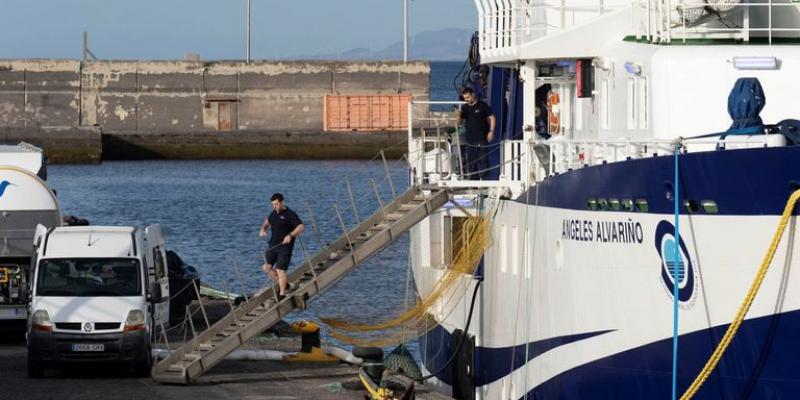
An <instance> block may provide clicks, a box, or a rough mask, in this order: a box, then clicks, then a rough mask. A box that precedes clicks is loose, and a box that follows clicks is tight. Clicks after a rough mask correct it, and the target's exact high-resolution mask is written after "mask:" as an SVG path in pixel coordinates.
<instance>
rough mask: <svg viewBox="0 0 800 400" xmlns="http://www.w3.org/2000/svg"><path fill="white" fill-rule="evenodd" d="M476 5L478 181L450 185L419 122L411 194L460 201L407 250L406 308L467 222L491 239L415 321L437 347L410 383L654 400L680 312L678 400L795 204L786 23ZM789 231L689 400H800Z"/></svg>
mask: <svg viewBox="0 0 800 400" xmlns="http://www.w3.org/2000/svg"><path fill="white" fill-rule="evenodd" d="M476 6H477V7H478V10H479V30H478V33H477V37H476V39H477V40H476V41H475V42H476V46H477V49H476V50H477V51H476V52H477V53H478V54H479V55H480V64H481V65H482V66H483V69H482V70H481V72H480V75H481V76H482V77H485V78H488V79H487V80H486V81H483V82H482V81H481V80H480V79H479V80H476V81H475V83H473V84H474V85H475V86H479V88H478V89H479V90H478V91H479V92H484V93H485V95H486V101H487V102H488V103H489V104H490V105H491V106H492V108H493V110H494V112H495V115H497V117H498V124H497V129H496V131H495V136H496V137H497V138H498V139H496V141H495V142H494V143H491V144H490V148H489V150H488V153H489V158H490V166H491V167H490V169H491V173H490V175H491V176H492V179H491V180H483V181H476V180H470V179H465V177H466V175H465V174H464V173H463V168H464V166H463V163H461V157H460V149H459V145H460V143H459V140H458V135H454V134H450V135H448V134H447V132H448V131H449V130H448V128H452V127H453V126H454V118H453V117H452V115H448V114H435V113H430V112H427V111H426V110H427V104H423V103H415V104H413V105H412V106H411V111H412V112H411V113H410V114H411V115H412V116H411V118H410V120H411V122H412V124H411V125H412V126H411V127H410V129H409V159H410V161H411V165H410V169H411V177H412V182H413V183H414V184H416V185H419V186H421V187H424V186H426V185H427V186H429V187H430V186H436V187H448V188H451V189H453V190H455V191H457V192H458V193H460V194H459V195H458V196H456V199H454V200H453V201H452V202H451V204H450V205H449V206H448V205H446V206H445V207H443V208H442V209H440V210H439V211H438V212H437V213H435V214H434V215H432V216H431V217H429V218H428V219H427V220H425V221H423V223H422V224H420V225H419V226H417V227H416V228H415V229H414V230H413V231H412V240H411V243H412V244H411V254H412V258H413V260H414V262H413V266H414V273H415V281H416V283H417V289H418V291H419V292H420V294H421V295H422V296H424V295H425V293H427V292H429V291H430V290H432V288H433V287H434V286H435V283H436V282H437V279H438V278H439V277H441V276H442V274H443V271H446V270H447V268H448V265H449V262H450V261H451V260H452V256H453V251H454V250H453V246H452V243H453V240H454V236H456V235H457V234H458V232H459V227H460V226H461V224H462V223H463V220H464V219H465V218H468V217H469V216H470V215H478V214H481V215H483V216H484V218H489V219H490V220H491V237H492V240H491V242H490V243H489V244H488V247H487V248H486V251H485V253H484V257H483V260H482V262H481V265H480V266H479V267H478V269H477V271H476V273H475V274H474V275H465V276H464V277H463V284H462V285H461V286H460V287H458V288H457V289H454V293H453V294H452V296H450V297H448V300H447V301H448V302H449V303H447V304H445V301H443V302H442V304H440V306H439V307H438V308H434V309H433V310H432V311H431V314H432V317H433V318H435V319H436V320H437V321H438V322H439V323H440V326H439V327H438V328H436V329H434V330H431V331H428V332H426V334H425V335H424V337H423V339H422V344H423V345H422V348H423V350H422V352H423V354H422V358H423V363H424V365H425V367H426V369H427V370H428V372H436V373H437V374H436V377H437V378H436V379H437V384H438V385H439V386H440V387H441V388H442V390H443V391H446V392H448V393H451V394H453V395H454V397H457V398H463V399H473V398H477V399H562V398H563V399H585V398H593V399H598V398H646V397H653V396H660V397H665V396H669V394H670V391H671V383H672V379H673V373H672V365H673V363H672V362H673V328H674V323H675V319H674V316H673V313H674V309H673V306H674V304H675V301H674V300H675V298H674V294H675V293H677V297H678V299H677V303H678V309H679V310H678V311H679V312H678V335H677V336H678V339H679V340H678V342H679V344H680V345H679V352H678V370H677V375H676V380H677V387H678V391H679V394H680V393H683V391H684V390H685V389H686V388H687V387H689V385H690V384H691V383H692V382H693V381H694V380H695V377H696V376H697V375H698V374H699V372H700V370H701V369H702V368H703V366H704V364H705V363H706V361H707V359H708V358H709V356H710V355H711V354H712V352H713V351H714V349H715V348H716V346H717V344H718V343H719V342H720V340H721V338H722V336H723V334H724V332H725V330H726V329H727V327H728V325H729V324H731V322H732V321H733V319H734V316H735V314H736V313H737V310H738V309H739V308H740V304H741V303H742V299H743V298H744V297H745V296H746V294H747V293H748V290H749V288H750V285H751V283H752V281H753V279H754V277H755V276H756V273H757V271H758V270H759V266H760V265H761V264H762V259H763V258H764V254H765V253H766V252H767V250H768V248H769V244H770V240H771V239H772V238H773V233H774V232H775V230H776V226H777V225H778V224H779V222H781V212H782V211H783V209H784V206H785V204H786V202H787V199H788V198H789V196H790V195H791V194H792V193H793V192H794V191H795V190H797V189H798V188H800V170H798V168H797V164H798V160H800V147H798V146H796V144H797V143H798V140H797V139H798V137H797V134H796V133H797V132H798V127H800V122H797V121H796V120H794V119H793V118H798V117H800V111H798V109H797V104H798V101H797V100H796V95H797V93H800V81H798V80H797V79H796V77H795V75H796V71H800V46H798V44H800V9H798V5H797V4H795V3H793V2H787V1H784V2H775V1H767V2H746V3H744V2H721V1H708V2H689V1H665V0H651V1H644V2H634V3H631V2H617V1H610V2H609V1H600V2H591V1H584V2H569V1H567V2H564V1H543V2H538V1H537V2H528V1H523V0H510V1H498V2H494V1H491V2H490V1H483V0H476ZM476 71H477V65H476ZM480 89H484V90H480ZM676 196H677V198H678V202H677V204H678V207H677V213H676V208H675V205H676V201H675V198H676ZM676 214H678V217H677V221H678V222H679V224H678V225H679V227H680V237H679V238H678V240H676V237H675V234H676V226H675V225H676V224H675V222H676ZM788 226H789V228H788V230H787V231H786V233H785V234H784V235H783V236H782V238H781V239H780V241H779V242H778V243H779V245H778V247H777V250H776V252H775V256H774V259H773V260H772V262H771V263H770V267H769V268H770V269H769V271H768V273H767V274H766V276H765V279H764V282H763V284H762V285H761V287H760V291H759V292H758V294H757V296H756V297H755V300H754V302H753V304H752V306H751V307H750V309H749V312H748V313H747V314H746V318H745V319H744V322H743V323H742V324H741V327H740V328H739V330H738V331H737V333H736V335H735V337H734V339H733V340H732V341H731V344H730V346H729V347H728V349H727V350H726V351H725V353H724V355H723V356H722V358H721V359H720V362H719V364H718V365H717V366H716V368H715V369H714V370H713V372H712V373H711V374H710V375H709V377H708V378H707V379H706V380H705V382H704V384H703V386H702V387H701V389H700V390H699V392H698V393H697V395H696V396H695V398H714V399H717V398H731V399H734V398H735V399H738V398H792V396H793V395H794V393H796V392H797V391H798V390H800V368H798V367H797V365H796V363H795V362H794V360H796V359H797V358H798V356H800V346H798V345H797V344H796V343H795V341H794V338H795V337H796V336H797V335H796V334H797V333H798V332H800V291H798V290H800V289H797V288H798V282H797V281H798V279H800V275H798V266H797V264H798V262H800V260H798V258H797V256H796V255H795V254H794V251H793V248H794V245H795V243H796V242H797V240H798V239H797V237H796V235H795V231H796V227H797V222H796V220H795V217H794V216H792V217H791V218H789V219H788ZM676 255H677V257H676ZM676 277H677V279H675V278H676ZM676 281H677V283H676ZM479 282H480V288H479V289H477V290H476V291H475V293H476V296H477V299H476V302H475V303H476V306H475V307H474V309H472V311H471V307H470V305H471V302H472V298H471V294H472V293H473V290H472V289H473V288H474V287H475V286H476V285H478V284H479ZM676 284H677V286H678V288H677V290H676V288H675V285H676ZM453 298H457V299H459V300H458V301H454V300H452V299H453ZM470 313H472V315H471V316H470ZM470 317H471V318H470ZM468 320H469V321H470V325H469V326H468V327H467V326H465V325H466V322H467V321H468ZM465 330H466V333H465V332H464V331H465ZM454 353H456V354H455V355H454Z"/></svg>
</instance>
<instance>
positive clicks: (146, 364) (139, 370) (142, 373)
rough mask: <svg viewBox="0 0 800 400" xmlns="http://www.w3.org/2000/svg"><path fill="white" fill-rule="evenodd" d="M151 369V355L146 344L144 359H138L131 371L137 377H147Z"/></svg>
mask: <svg viewBox="0 0 800 400" xmlns="http://www.w3.org/2000/svg"><path fill="white" fill-rule="evenodd" d="M152 369H153V356H152V352H151V351H150V346H147V357H146V358H145V360H144V361H139V362H137V363H136V364H134V366H133V373H134V375H136V377H137V378H149V377H150V373H151V370H152Z"/></svg>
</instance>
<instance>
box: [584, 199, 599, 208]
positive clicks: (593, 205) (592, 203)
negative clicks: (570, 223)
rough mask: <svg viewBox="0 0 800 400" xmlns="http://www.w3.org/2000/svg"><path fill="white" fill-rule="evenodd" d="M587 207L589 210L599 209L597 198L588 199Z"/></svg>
mask: <svg viewBox="0 0 800 400" xmlns="http://www.w3.org/2000/svg"><path fill="white" fill-rule="evenodd" d="M586 209H587V210H597V200H596V199H593V198H592V199H587V200H586Z"/></svg>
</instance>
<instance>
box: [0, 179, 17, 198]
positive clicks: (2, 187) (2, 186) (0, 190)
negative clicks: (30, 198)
mask: <svg viewBox="0 0 800 400" xmlns="http://www.w3.org/2000/svg"><path fill="white" fill-rule="evenodd" d="M9 186H14V184H13V183H11V182H9V181H7V180H3V181H0V197H3V195H4V194H5V193H6V189H8V187H9Z"/></svg>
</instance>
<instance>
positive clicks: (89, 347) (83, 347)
mask: <svg viewBox="0 0 800 400" xmlns="http://www.w3.org/2000/svg"><path fill="white" fill-rule="evenodd" d="M105 349H106V346H105V345H104V344H102V343H101V344H73V345H72V351H104V350H105Z"/></svg>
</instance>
